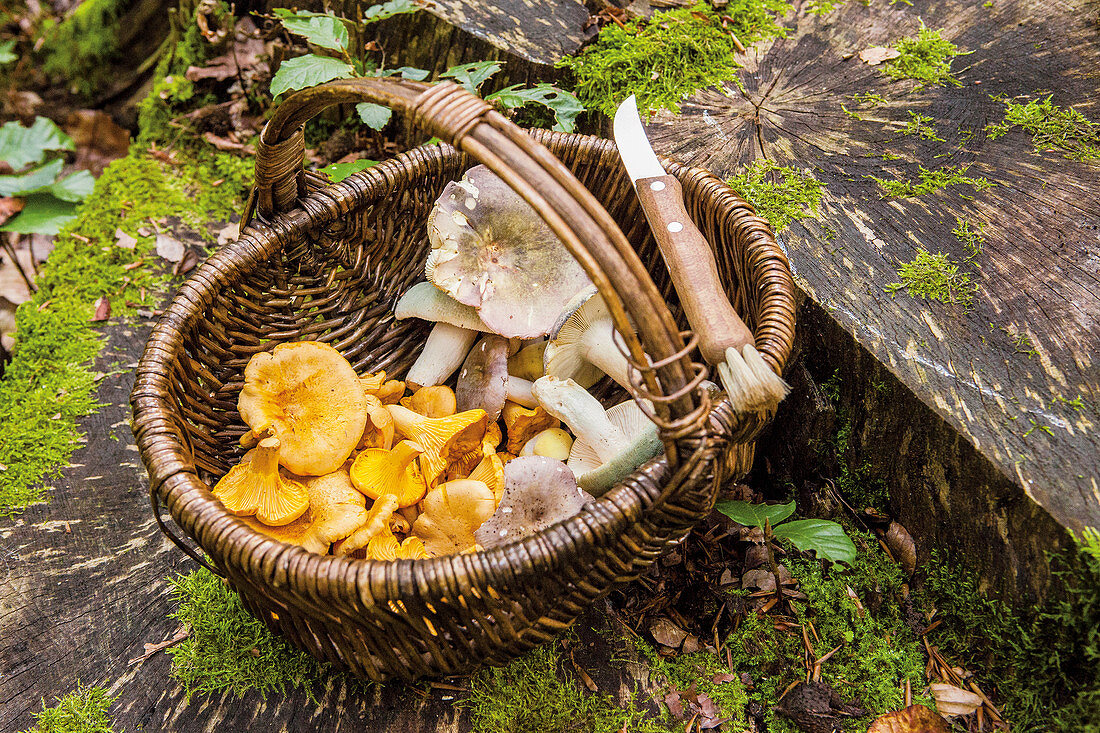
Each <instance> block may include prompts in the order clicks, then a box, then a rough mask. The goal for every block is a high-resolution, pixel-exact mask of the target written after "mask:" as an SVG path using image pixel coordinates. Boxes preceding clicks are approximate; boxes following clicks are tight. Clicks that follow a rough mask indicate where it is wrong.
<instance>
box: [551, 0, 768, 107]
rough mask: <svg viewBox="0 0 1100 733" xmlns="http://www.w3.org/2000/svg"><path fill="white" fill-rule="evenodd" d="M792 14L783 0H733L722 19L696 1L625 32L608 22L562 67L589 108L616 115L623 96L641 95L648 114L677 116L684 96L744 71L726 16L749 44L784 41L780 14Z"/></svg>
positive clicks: (641, 104)
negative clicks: (660, 112) (665, 111)
mask: <svg viewBox="0 0 1100 733" xmlns="http://www.w3.org/2000/svg"><path fill="white" fill-rule="evenodd" d="M789 9H790V5H789V3H787V2H785V1H784V0H733V1H732V2H730V3H729V5H727V6H726V7H725V8H723V10H722V12H721V13H719V12H716V11H715V10H713V9H712V8H711V7H710V6H709V5H707V4H705V3H699V4H697V5H695V6H693V7H690V8H679V9H676V10H670V11H666V12H660V13H654V15H653V17H652V18H651V19H649V20H645V19H641V18H639V19H636V20H633V21H631V22H629V23H627V24H626V27H625V28H620V27H619V26H618V25H616V24H613V23H611V24H608V25H606V26H605V27H604V28H603V30H602V31H601V32H600V35H599V38H598V39H597V40H596V42H595V43H593V44H592V45H591V46H589V47H588V48H586V49H585V50H584V51H583V52H582V53H580V54H579V55H577V56H574V57H570V58H566V59H563V60H562V61H561V62H560V63H559V66H562V67H565V68H568V69H570V70H571V71H572V72H573V75H574V78H575V82H576V83H575V89H574V92H575V94H576V95H577V98H578V99H580V101H581V102H582V103H583V104H584V106H585V107H586V108H588V109H593V110H599V111H600V112H603V113H604V114H606V115H608V116H612V115H614V113H615V109H616V108H617V107H618V105H619V103H620V102H621V101H622V100H623V99H624V98H626V97H627V96H629V95H630V94H636V95H637V96H638V107H639V109H641V110H643V111H645V110H647V109H660V108H664V109H669V110H672V111H674V112H678V111H679V109H680V106H679V103H680V100H682V99H683V98H684V97H686V96H687V95H689V94H691V93H693V92H695V91H696V90H698V89H702V88H703V87H707V86H711V85H714V84H718V83H720V82H722V81H727V80H729V79H733V78H734V77H735V75H736V73H737V69H738V68H739V67H740V63H739V62H738V60H737V46H736V43H735V41H734V39H733V37H732V36H731V35H730V33H729V31H727V30H726V29H725V28H723V27H722V24H721V20H720V19H721V17H722V16H727V17H730V18H733V19H734V23H733V24H732V27H731V29H730V30H732V31H733V32H734V33H736V34H737V37H738V38H739V39H740V40H741V41H742V42H743V43H750V42H752V41H755V40H758V39H761V38H772V37H775V36H782V35H785V33H786V31H785V30H784V29H783V28H782V27H781V26H779V25H778V23H777V22H776V14H777V13H779V14H781V13H785V12H786V11H787V10H789Z"/></svg>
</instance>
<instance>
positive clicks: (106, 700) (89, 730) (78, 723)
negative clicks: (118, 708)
mask: <svg viewBox="0 0 1100 733" xmlns="http://www.w3.org/2000/svg"><path fill="white" fill-rule="evenodd" d="M56 699H57V705H54V706H53V707H52V708H47V707H46V701H45V700H43V701H42V712H40V713H35V715H34V718H35V720H36V721H37V722H36V723H35V726H34V727H33V728H31V729H29V730H27V731H25V733H115V729H114V727H113V726H112V725H111V718H110V716H109V715H108V714H107V712H108V710H109V709H110V707H111V701H112V698H111V697H110V696H108V695H107V691H106V690H105V689H103V688H102V687H84V686H83V685H81V684H80V683H79V682H77V687H76V689H75V690H73V691H72V692H70V693H69V694H68V695H66V696H65V697H60V698H56Z"/></svg>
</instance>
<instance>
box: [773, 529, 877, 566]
mask: <svg viewBox="0 0 1100 733" xmlns="http://www.w3.org/2000/svg"><path fill="white" fill-rule="evenodd" d="M772 533H773V534H774V535H775V536H776V537H781V538H783V539H788V540H790V541H791V542H793V543H794V546H795V547H797V548H798V549H800V550H802V551H803V552H809V551H810V550H813V551H814V552H816V553H817V556H818V557H823V558H825V559H826V560H832V561H833V562H846V563H848V564H849V565H851V564H852V563H853V562H855V560H856V546H855V545H853V544H852V540H850V539H849V538H848V535H846V534H844V528H843V527H841V526H840V525H839V524H837V523H836V522H831V521H829V520H828V519H798V520H795V521H793V522H787V523H786V524H784V525H782V526H779V527H775V528H774V529H773V530H772Z"/></svg>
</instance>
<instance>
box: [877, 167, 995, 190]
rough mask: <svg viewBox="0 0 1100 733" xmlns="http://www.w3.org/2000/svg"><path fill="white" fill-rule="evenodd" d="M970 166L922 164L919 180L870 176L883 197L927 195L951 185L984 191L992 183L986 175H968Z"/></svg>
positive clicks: (992, 184)
mask: <svg viewBox="0 0 1100 733" xmlns="http://www.w3.org/2000/svg"><path fill="white" fill-rule="evenodd" d="M968 169H969V166H966V165H945V166H943V167H942V168H932V169H929V168H925V167H924V166H923V165H922V166H920V170H919V173H918V175H917V180H912V181H908V180H895V181H891V180H887V179H884V178H877V177H875V176H869V178H872V179H874V180H875V181H876V182H877V183H878V185H879V186H881V187H882V197H883V198H910V197H913V196H925V195H927V194H930V193H935V192H936V191H942V190H943V189H945V188H948V187H949V186H971V187H973V189H974V190H975V191H984V190H985V189H987V188H989V187H990V186H994V185H996V184H994V183H991V182H990V181H989V179H987V178H985V177H984V176H979V177H976V178H975V177H974V176H968V175H966V172H967V170H968Z"/></svg>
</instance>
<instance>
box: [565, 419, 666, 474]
mask: <svg viewBox="0 0 1100 733" xmlns="http://www.w3.org/2000/svg"><path fill="white" fill-rule="evenodd" d="M606 414H607V419H608V420H610V421H611V424H612V425H614V426H615V427H617V428H619V429H620V430H622V431H623V433H625V434H626V437H627V438H628V439H629V441H630V444H629V446H628V447H627V449H626V450H624V451H622V452H620V453H619V454H618V455H616V456H615V457H614V458H612V459H611V460H609V461H607V462H605V463H601V462H600V458H599V456H598V455H596V451H595V450H594V449H593V448H592V446H591V445H589V444H588V442H586V441H584V440H582V439H580V438H578V439H577V440H576V441H575V442H574V443H573V448H572V449H571V450H570V451H569V461H568V465H569V468H571V469H573V473H575V474H576V475H577V483H578V484H579V485H580V486H582V487H584V488H585V489H587V490H588V491H591V492H592V494H593V495H595V496H600V495H602V494H603V493H605V492H606V491H607V490H608V489H610V488H611V487H612V486H614V485H615V484H617V483H619V482H620V481H622V480H623V479H624V478H626V477H627V476H629V475H630V474H631V472H633V471H634V469H636V468H637V467H638V466H640V465H642V464H643V463H645V462H646V461H648V460H649V459H650V458H653V457H654V456H656V455H658V454H659V453H660V452H661V450H662V449H663V447H664V445H663V444H662V443H661V439H660V438H659V437H658V435H657V426H656V425H654V424H653V421H652V420H650V419H649V417H647V416H646V414H645V413H644V412H642V408H640V407H638V405H637V403H636V402H634V401H633V400H627V401H626V402H620V403H619V404H617V405H615V406H614V407H612V408H611V409H610V410H608V411H607V413H606Z"/></svg>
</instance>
